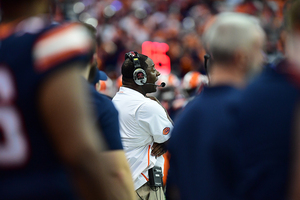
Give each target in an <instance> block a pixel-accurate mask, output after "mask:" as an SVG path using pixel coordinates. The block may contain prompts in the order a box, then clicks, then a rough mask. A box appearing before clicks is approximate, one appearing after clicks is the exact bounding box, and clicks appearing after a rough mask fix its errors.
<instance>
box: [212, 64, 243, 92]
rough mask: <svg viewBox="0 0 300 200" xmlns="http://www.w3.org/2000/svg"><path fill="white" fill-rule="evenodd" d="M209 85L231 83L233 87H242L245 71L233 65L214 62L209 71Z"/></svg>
mask: <svg viewBox="0 0 300 200" xmlns="http://www.w3.org/2000/svg"><path fill="white" fill-rule="evenodd" d="M209 74H210V75H209V79H210V80H209V85H210V86H219V85H232V86H234V87H244V85H245V82H246V80H245V79H246V78H245V73H244V72H242V71H241V70H240V68H239V67H235V66H221V65H218V64H215V65H214V66H212V68H211V71H210V72H209Z"/></svg>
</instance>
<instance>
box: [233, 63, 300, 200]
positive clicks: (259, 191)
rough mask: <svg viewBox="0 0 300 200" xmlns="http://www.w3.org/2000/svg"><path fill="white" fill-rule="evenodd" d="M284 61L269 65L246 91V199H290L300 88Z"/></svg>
mask: <svg viewBox="0 0 300 200" xmlns="http://www.w3.org/2000/svg"><path fill="white" fill-rule="evenodd" d="M287 68H288V65H287V64H286V62H281V63H280V64H279V65H278V66H275V67H274V68H270V67H266V69H265V71H264V72H263V73H262V75H261V76H260V77H258V79H257V80H255V81H254V82H253V83H252V84H251V85H249V87H248V88H247V89H246V90H245V91H244V92H243V95H242V98H241V101H240V103H241V105H240V108H239V111H240V114H239V117H238V119H239V124H240V135H239V143H240V144H241V152H242V153H243V155H244V156H243V157H244V160H243V177H242V180H243V181H242V182H241V184H240V189H239V191H240V192H241V194H243V195H244V196H243V199H256V200H259V199H262V200H263V199H286V194H287V186H288V175H289V174H288V172H289V165H290V163H291V160H290V158H291V157H290V156H291V155H290V154H291V152H290V148H291V138H292V135H291V133H292V126H293V115H294V111H295V107H296V103H297V101H298V91H297V89H296V87H294V85H293V84H292V83H291V81H290V79H289V77H288V76H287V74H285V73H282V72H281V71H285V69H287Z"/></svg>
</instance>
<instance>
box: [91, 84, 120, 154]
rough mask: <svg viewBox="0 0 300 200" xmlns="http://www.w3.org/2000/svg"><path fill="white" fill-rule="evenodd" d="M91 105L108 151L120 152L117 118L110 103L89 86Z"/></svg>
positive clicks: (114, 109)
mask: <svg viewBox="0 0 300 200" xmlns="http://www.w3.org/2000/svg"><path fill="white" fill-rule="evenodd" d="M90 92H91V94H92V101H93V102H92V104H93V107H94V109H93V110H94V111H95V114H96V123H97V125H98V127H99V129H101V130H102V133H103V136H104V138H105V140H106V142H107V145H108V148H109V149H108V150H110V151H111V150H122V149H123V146H122V142H121V136H120V126H119V116H118V111H117V109H116V108H115V106H114V104H113V103H112V101H111V100H110V99H109V98H108V97H107V96H105V95H103V94H100V93H99V92H97V90H96V89H95V87H94V86H93V85H90Z"/></svg>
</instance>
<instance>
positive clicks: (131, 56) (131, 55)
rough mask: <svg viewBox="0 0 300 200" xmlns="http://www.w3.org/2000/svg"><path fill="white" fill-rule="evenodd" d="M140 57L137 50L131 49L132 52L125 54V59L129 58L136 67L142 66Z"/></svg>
mask: <svg viewBox="0 0 300 200" xmlns="http://www.w3.org/2000/svg"><path fill="white" fill-rule="evenodd" d="M139 57H140V56H139V54H138V52H136V51H130V52H128V53H126V54H125V60H126V59H127V58H129V59H130V60H131V61H132V62H133V66H134V68H135V69H137V68H142V67H141V64H140V61H139Z"/></svg>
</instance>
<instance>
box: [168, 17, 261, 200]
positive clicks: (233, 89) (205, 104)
mask: <svg viewBox="0 0 300 200" xmlns="http://www.w3.org/2000/svg"><path fill="white" fill-rule="evenodd" d="M264 39H265V35H264V32H263V30H262V28H261V27H260V26H259V23H258V21H257V20H256V19H254V18H253V17H251V16H249V15H246V14H238V13H223V14H219V15H217V16H216V19H215V21H214V22H213V24H212V25H210V27H209V28H208V29H207V30H206V32H205V33H204V40H205V41H206V42H207V48H208V51H209V52H210V53H211V56H212V59H213V62H212V65H211V66H210V68H209V71H208V73H209V77H210V80H209V81H210V82H209V86H208V87H207V86H205V87H204V89H203V91H202V92H201V94H200V95H199V96H197V97H195V98H194V99H193V100H192V101H191V102H190V103H189V104H188V105H187V106H186V107H185V109H184V111H183V112H182V114H181V115H180V116H179V117H178V119H177V121H176V123H175V127H174V130H173V131H172V137H171V139H170V143H169V149H168V150H169V152H170V154H171V158H170V171H169V174H170V176H169V177H168V182H167V198H168V199H243V198H241V197H239V191H238V188H239V184H240V182H239V181H240V177H239V168H238V167H239V162H240V161H239V159H241V157H240V155H239V153H240V152H239V151H238V143H237V138H236V137H237V136H236V135H235V134H234V133H236V132H234V131H233V130H236V129H237V127H238V125H237V123H236V115H237V113H236V111H235V104H236V103H237V102H238V99H239V95H240V93H241V88H243V87H244V86H245V84H246V81H247V74H248V73H250V72H251V71H252V68H257V67H258V66H260V65H261V64H262V61H263V55H262V53H261V52H262V48H263V44H264ZM178 193H179V194H180V197H181V198H179V196H178Z"/></svg>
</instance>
